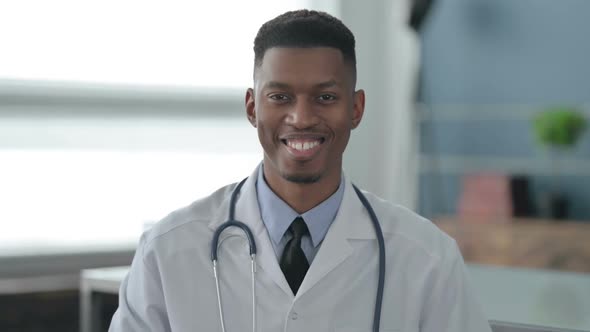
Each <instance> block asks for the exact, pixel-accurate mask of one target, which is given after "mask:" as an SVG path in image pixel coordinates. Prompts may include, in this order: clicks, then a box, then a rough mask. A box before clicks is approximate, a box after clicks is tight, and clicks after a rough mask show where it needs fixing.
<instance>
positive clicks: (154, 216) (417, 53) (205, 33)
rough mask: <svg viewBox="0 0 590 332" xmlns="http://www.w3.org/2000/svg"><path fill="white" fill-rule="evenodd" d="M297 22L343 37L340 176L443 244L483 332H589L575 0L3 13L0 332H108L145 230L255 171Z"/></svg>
mask: <svg viewBox="0 0 590 332" xmlns="http://www.w3.org/2000/svg"><path fill="white" fill-rule="evenodd" d="M298 8H311V9H318V10H323V11H327V12H329V13H331V14H332V15H334V16H336V17H339V18H340V19H342V20H343V22H344V23H345V24H346V25H347V26H348V27H349V28H350V29H351V30H352V31H353V33H354V34H355V36H356V40H357V59H358V64H357V69H358V83H357V88H363V89H365V91H366V93H367V105H366V112H365V117H364V119H363V122H362V124H361V126H360V127H359V128H358V129H356V130H355V131H354V132H353V135H352V138H351V141H350V143H349V147H348V149H347V152H346V155H345V163H344V168H345V172H346V174H347V176H348V177H349V178H351V179H352V180H353V181H354V182H355V183H356V184H357V185H359V186H361V187H364V188H366V189H367V190H369V191H373V192H375V193H377V194H378V195H380V196H382V197H383V198H385V199H387V200H390V201H393V202H396V203H398V204H402V205H404V206H407V207H409V208H411V209H413V210H416V211H417V212H419V213H420V214H422V215H424V216H426V217H427V218H429V219H431V220H432V221H433V222H434V223H435V224H436V225H437V226H439V227H440V228H441V229H442V230H443V231H445V232H447V233H448V234H449V235H450V236H452V237H453V238H455V240H456V241H457V243H458V244H459V246H460V248H461V250H462V253H463V256H464V258H465V260H466V262H467V265H468V271H469V273H470V276H471V278H472V283H473V285H474V287H475V289H476V290H477V292H478V295H479V296H480V299H481V302H482V306H483V308H484V311H485V312H486V314H487V315H488V317H489V318H490V320H491V321H492V322H494V324H496V326H497V327H495V331H504V330H501V328H504V326H508V325H510V324H520V325H519V326H524V325H522V324H525V325H527V326H528V325H539V326H541V325H542V326H547V327H552V328H567V329H576V330H586V331H590V275H589V274H588V273H590V134H588V133H587V131H588V130H589V129H588V120H589V119H590V104H589V101H590V97H589V91H590V90H589V88H588V87H590V66H588V64H587V62H588V59H590V44H589V43H588V42H587V34H588V32H590V23H588V22H590V20H589V19H588V13H590V2H589V1H587V0H562V1H552V0H493V1H492V0H396V1H389V0H375V1H371V2H366V3H365V2H360V1H358V2H357V1H346V0H329V1H320V0H287V1H281V2H277V1H270V0H264V1H262V0H261V1H248V2H243V1H241V2H240V1H218V2H211V1H209V2H204V1H203V2H201V1H180V0H178V1H176V0H175V1H170V0H169V1H160V0H153V1H135V0H124V1H121V0H119V1H114V0H103V1H73V0H55V1H50V2H48V1H35V0H21V1H18V2H16V1H14V2H8V1H7V2H2V3H0V229H1V231H0V331H3V332H4V331H10V332H13V331H15V332H16V331H79V330H81V331H83V332H87V331H105V330H106V328H107V326H108V322H109V321H110V316H111V315H112V312H113V311H114V309H115V308H116V306H117V298H116V290H117V288H118V284H119V283H120V280H121V278H122V276H124V273H125V272H126V270H125V266H126V265H128V264H129V263H130V261H131V258H132V256H133V253H134V250H135V246H136V244H137V241H138V240H139V236H140V235H141V233H142V231H144V230H146V229H148V228H149V227H150V225H152V224H153V223H154V222H157V221H158V220H159V219H161V218H162V217H164V216H165V215H166V214H167V213H169V212H171V211H172V210H174V209H177V208H179V207H182V206H184V205H187V204H189V203H190V202H192V201H194V200H196V199H198V198H200V197H203V196H205V195H207V194H209V193H210V192H212V191H213V190H215V189H217V188H219V187H221V186H223V185H225V184H227V183H231V182H236V181H238V180H240V179H242V178H244V177H246V176H248V175H249V174H250V173H251V172H252V170H253V169H254V167H256V165H257V164H258V163H259V162H260V160H261V158H262V151H261V148H260V147H259V143H258V139H257V135H256V132H255V130H254V129H253V128H251V126H250V125H249V123H248V122H247V120H246V118H245V110H244V106H243V101H244V96H245V91H246V89H247V88H248V87H250V86H251V84H252V68H253V61H254V60H253V59H254V54H253V51H252V47H253V39H254V36H255V35H256V32H257V30H258V28H259V27H260V25H261V24H262V23H264V22H265V21H267V20H269V19H271V18H273V17H275V16H277V15H278V14H281V13H283V12H284V11H287V10H291V9H298ZM113 266H120V268H115V269H113V268H109V267H113ZM502 324H504V325H502Z"/></svg>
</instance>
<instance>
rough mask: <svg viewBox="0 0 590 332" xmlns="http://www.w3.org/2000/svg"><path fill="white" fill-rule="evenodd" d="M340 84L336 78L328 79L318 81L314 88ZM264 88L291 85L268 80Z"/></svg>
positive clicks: (280, 87)
mask: <svg viewBox="0 0 590 332" xmlns="http://www.w3.org/2000/svg"><path fill="white" fill-rule="evenodd" d="M339 85H340V84H339V83H338V82H337V81H336V80H333V79H332V80H329V81H326V82H321V83H318V84H316V85H314V88H316V89H327V88H331V87H335V86H339ZM264 88H266V89H284V90H287V89H290V88H291V86H290V85H289V84H287V83H282V82H278V81H270V82H268V83H266V84H265V86H264Z"/></svg>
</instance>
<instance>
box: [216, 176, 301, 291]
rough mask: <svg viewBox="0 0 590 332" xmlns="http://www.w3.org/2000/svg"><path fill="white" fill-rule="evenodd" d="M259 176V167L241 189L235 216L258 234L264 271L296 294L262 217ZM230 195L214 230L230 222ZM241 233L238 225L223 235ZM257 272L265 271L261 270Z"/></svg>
mask: <svg viewBox="0 0 590 332" xmlns="http://www.w3.org/2000/svg"><path fill="white" fill-rule="evenodd" d="M258 167H260V166H258ZM257 178H258V168H256V169H255V170H254V172H253V173H252V174H251V175H250V177H249V178H248V179H247V180H246V182H245V183H244V185H243V186H242V188H241V190H240V195H239V197H238V200H237V203H236V210H235V214H236V215H235V217H236V220H238V221H241V222H243V223H244V224H246V225H248V227H250V230H251V231H252V233H253V235H254V239H255V240H256V250H257V254H256V263H257V265H258V266H259V267H260V268H261V269H262V270H263V271H264V272H263V273H266V274H267V275H268V276H269V278H270V279H271V280H272V281H273V282H274V283H276V284H277V286H279V287H280V288H281V289H282V290H283V291H284V292H285V293H287V294H291V295H292V294H293V292H292V291H291V288H290V287H289V284H288V283H287V280H286V279H285V276H284V275H283V271H281V268H280V266H279V263H278V261H277V256H276V254H275V252H274V249H273V246H272V243H271V242H270V238H269V236H268V232H267V231H266V228H265V227H264V223H263V222H262V217H261V216H260V207H259V206H258V195H257V193H256V181H257ZM230 197H231V192H230V193H229V194H228V195H227V198H226V199H225V201H224V204H221V207H220V210H219V212H218V213H217V217H216V218H215V220H213V221H212V222H211V223H210V224H209V227H210V228H211V229H212V230H215V229H217V227H219V226H220V225H221V224H223V223H224V222H226V221H227V219H228V217H229V204H230ZM241 232H242V231H241V230H239V229H236V228H235V227H230V228H228V229H226V230H225V231H224V233H225V234H223V235H222V236H221V237H222V238H224V237H225V236H231V235H233V234H241ZM219 243H222V241H221V240H220V241H219ZM221 264H223V263H221ZM257 273H261V272H260V271H258V272H257Z"/></svg>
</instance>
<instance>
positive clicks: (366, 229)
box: [110, 10, 490, 332]
mask: <svg viewBox="0 0 590 332" xmlns="http://www.w3.org/2000/svg"><path fill="white" fill-rule="evenodd" d="M354 44H355V41H354V37H353V35H352V33H351V32H350V31H349V30H348V28H346V27H345V26H344V25H343V24H342V22H340V21H339V20H337V19H336V18H334V17H332V16H329V15H328V14H325V13H320V12H314V11H307V10H301V11H295V12H288V13H285V14H283V15H280V16H278V17H277V18H275V19H273V20H271V21H269V22H267V23H265V24H264V25H263V26H262V27H261V28H260V30H259V32H258V35H257V36H256V39H255V41H254V52H255V64H254V87H253V88H252V89H248V91H247V92H246V98H245V108H246V114H247V117H248V120H249V121H250V123H251V124H252V125H253V126H254V127H255V128H257V131H258V136H259V139H260V143H261V145H262V147H263V149H264V158H263V162H262V164H261V165H260V166H259V167H258V168H257V169H256V170H255V171H254V172H253V174H252V175H251V176H250V177H249V178H248V179H247V180H246V181H245V182H244V184H243V186H242V187H241V188H240V189H239V195H238V194H237V195H238V196H236V197H237V203H236V206H235V219H236V220H239V221H241V222H243V223H245V224H246V225H247V226H248V228H249V229H250V230H251V232H252V234H253V237H254V240H255V242H256V246H257V249H258V251H257V256H256V258H255V260H256V273H255V291H256V295H255V300H254V301H255V305H254V308H253V304H252V293H251V280H252V279H251V269H250V256H249V255H248V253H249V251H248V250H249V249H248V241H247V239H246V236H245V235H244V232H243V231H242V230H240V229H238V228H236V227H231V228H228V229H226V230H225V231H223V232H222V233H221V236H220V239H219V243H218V245H217V246H216V247H217V248H218V250H219V257H218V262H219V266H218V267H219V269H218V273H219V289H220V293H219V300H220V302H221V303H222V305H221V312H222V313H223V323H224V327H225V329H226V330H227V331H248V330H251V329H252V324H253V321H254V319H253V318H252V315H253V313H252V309H255V312H254V315H255V317H256V324H257V330H258V331H370V330H371V329H372V326H373V313H374V310H375V295H376V290H377V280H378V270H379V263H378V258H379V251H378V245H377V236H376V232H375V229H374V228H373V226H372V224H371V218H370V217H369V214H368V209H367V208H366V207H365V206H363V204H362V203H361V201H360V195H358V196H357V194H356V193H355V190H354V188H353V185H352V183H351V182H350V181H349V180H348V179H346V178H345V177H344V175H343V172H342V155H343V153H344V150H345V148H346V145H347V143H348V139H349V137H350V132H351V130H352V129H354V128H356V127H357V126H358V125H359V123H360V122H361V119H362V117H363V112H364V105H365V94H364V91H363V90H355V83H356V82H355V81H356V59H355V51H354ZM234 190H237V189H236V185H235V184H234V185H229V186H227V187H225V188H222V189H220V190H218V191H217V192H215V193H213V194H212V195H211V196H209V197H207V198H204V199H202V200H199V201H197V202H195V203H193V204H192V205H190V206H188V207H186V208H184V209H181V210H178V211H176V212H174V213H172V214H171V215H169V216H168V217H166V218H165V219H164V220H162V221H160V222H159V223H158V224H157V225H156V226H154V228H153V229H152V230H151V231H150V232H148V233H146V234H144V235H143V236H142V238H141V241H140V244H139V247H138V249H137V252H136V256H135V258H134V260H133V264H132V266H131V270H130V272H129V275H128V276H127V277H126V278H125V280H124V281H123V283H122V285H121V289H120V301H119V309H118V310H117V312H116V313H115V315H114V316H113V321H112V323H111V328H110V331H113V332H119V331H121V332H123V331H125V332H129V331H187V332H188V331H221V330H222V327H221V325H222V322H221V321H222V319H221V313H220V310H219V308H218V296H217V291H216V290H217V288H216V282H215V279H214V272H213V268H212V263H211V260H210V254H211V248H210V247H211V242H212V238H213V236H214V232H215V230H216V229H218V227H219V226H220V225H222V224H223V223H224V222H225V221H226V220H228V218H229V217H228V215H229V212H228V211H229V209H230V201H231V196H232V193H233V192H234ZM365 195H366V197H367V199H368V201H369V203H370V205H371V206H372V208H373V209H374V211H375V213H376V215H377V217H378V219H379V223H380V225H381V228H382V230H383V236H384V238H385V253H386V265H385V288H384V292H383V307H382V310H381V312H382V316H381V322H380V330H381V331H421V332H441V331H449V332H474V331H490V329H489V325H488V324H487V321H486V319H485V318H484V317H483V315H482V313H481V311H480V309H479V306H478V305H477V304H476V303H475V301H474V300H473V297H472V294H471V291H470V289H469V287H468V285H467V284H466V280H465V270H464V263H463V261H462V258H461V255H460V253H459V251H458V249H457V246H456V244H455V242H454V241H453V240H452V239H450V238H449V237H447V236H445V235H444V234H443V233H441V232H440V231H439V230H438V229H437V228H436V227H435V226H434V225H432V224H431V223H430V222H429V221H427V220H424V219H423V218H420V217H419V216H417V215H415V214H414V213H412V212H410V211H408V210H406V209H404V208H402V207H399V206H396V205H393V204H390V203H387V202H385V201H383V200H381V199H379V198H377V197H376V196H374V195H371V194H369V193H365Z"/></svg>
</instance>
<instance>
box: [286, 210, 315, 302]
mask: <svg viewBox="0 0 590 332" xmlns="http://www.w3.org/2000/svg"><path fill="white" fill-rule="evenodd" d="M289 229H290V230H291V233H292V234H293V238H292V239H291V240H289V242H287V245H286V246H285V250H284V251H283V255H282V256H281V261H280V266H281V270H283V273H284V274H285V278H286V279H287V282H288V283H289V286H291V290H293V294H297V290H298V289H299V286H300V285H301V282H303V278H305V273H307V269H309V263H308V262H307V258H306V257H305V253H304V252H303V249H301V238H302V237H303V235H305V234H307V233H308V232H309V230H308V229H307V225H306V224H305V222H304V221H303V218H301V217H297V218H295V220H293V222H292V223H291V226H289Z"/></svg>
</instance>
